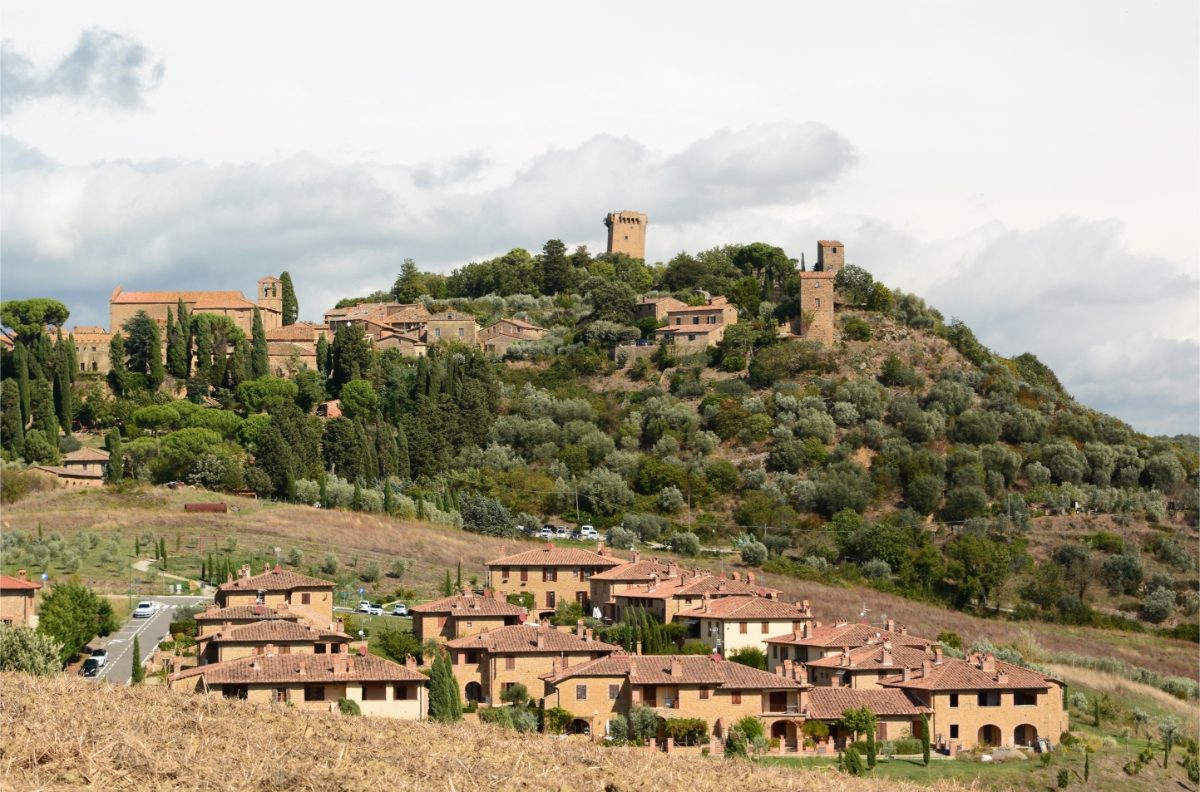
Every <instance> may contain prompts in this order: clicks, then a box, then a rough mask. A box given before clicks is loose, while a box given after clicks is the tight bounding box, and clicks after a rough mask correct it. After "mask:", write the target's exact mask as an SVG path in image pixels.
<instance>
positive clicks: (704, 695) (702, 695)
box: [700, 687, 708, 701]
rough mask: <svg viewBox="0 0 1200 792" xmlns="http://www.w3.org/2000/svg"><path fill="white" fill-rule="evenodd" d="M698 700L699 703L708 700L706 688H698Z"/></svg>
mask: <svg viewBox="0 0 1200 792" xmlns="http://www.w3.org/2000/svg"><path fill="white" fill-rule="evenodd" d="M700 700H701V701H707V700H708V688H706V687H702V688H700Z"/></svg>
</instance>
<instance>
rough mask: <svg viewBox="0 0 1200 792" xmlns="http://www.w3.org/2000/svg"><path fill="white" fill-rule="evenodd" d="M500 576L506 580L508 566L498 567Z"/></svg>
mask: <svg viewBox="0 0 1200 792" xmlns="http://www.w3.org/2000/svg"><path fill="white" fill-rule="evenodd" d="M500 577H502V578H504V579H505V580H508V567H500Z"/></svg>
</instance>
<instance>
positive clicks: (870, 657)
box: [805, 642, 933, 672]
mask: <svg viewBox="0 0 1200 792" xmlns="http://www.w3.org/2000/svg"><path fill="white" fill-rule="evenodd" d="M932 659H933V654H932V653H931V652H930V651H928V649H927V648H925V647H919V646H893V645H891V644H890V642H889V645H888V646H886V647H885V646H884V645H883V644H878V643H875V644H868V645H866V646H860V647H858V648H857V649H851V650H850V654H849V662H848V663H847V662H845V659H844V656H843V655H841V654H835V655H830V656H829V657H822V658H821V659H820V660H809V661H808V662H807V663H805V665H807V666H808V667H809V668H843V669H850V670H858V671H862V670H874V671H883V670H887V669H892V671H893V672H895V671H896V670H897V669H901V668H920V667H921V663H923V662H925V661H926V660H932Z"/></svg>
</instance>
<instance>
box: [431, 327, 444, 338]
mask: <svg viewBox="0 0 1200 792" xmlns="http://www.w3.org/2000/svg"><path fill="white" fill-rule="evenodd" d="M433 337H434V338H441V337H442V328H440V327H435V328H434V329H433Z"/></svg>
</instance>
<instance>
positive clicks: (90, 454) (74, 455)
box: [63, 448, 108, 462]
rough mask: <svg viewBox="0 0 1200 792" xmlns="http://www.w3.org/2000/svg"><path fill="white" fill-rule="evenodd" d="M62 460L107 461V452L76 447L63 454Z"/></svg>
mask: <svg viewBox="0 0 1200 792" xmlns="http://www.w3.org/2000/svg"><path fill="white" fill-rule="evenodd" d="M63 461H64V462H107V461H108V452H107V451H97V450H96V449H94V448H77V449H75V450H74V451H71V452H70V453H67V454H63Z"/></svg>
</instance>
